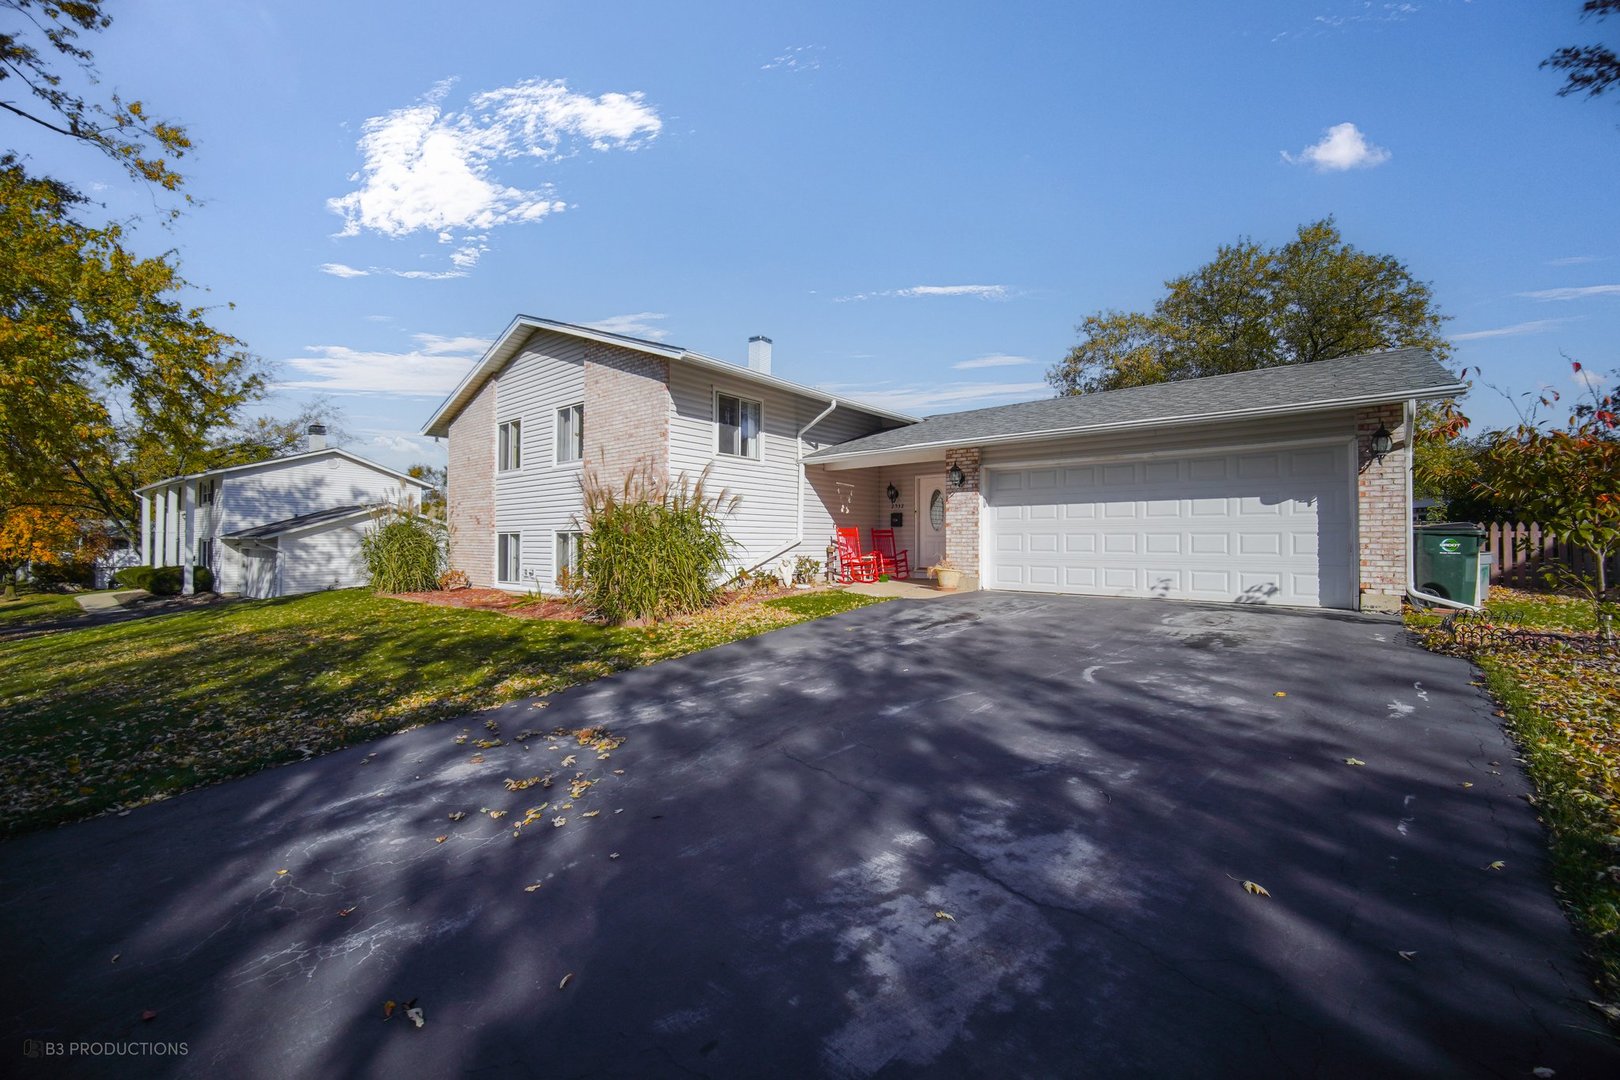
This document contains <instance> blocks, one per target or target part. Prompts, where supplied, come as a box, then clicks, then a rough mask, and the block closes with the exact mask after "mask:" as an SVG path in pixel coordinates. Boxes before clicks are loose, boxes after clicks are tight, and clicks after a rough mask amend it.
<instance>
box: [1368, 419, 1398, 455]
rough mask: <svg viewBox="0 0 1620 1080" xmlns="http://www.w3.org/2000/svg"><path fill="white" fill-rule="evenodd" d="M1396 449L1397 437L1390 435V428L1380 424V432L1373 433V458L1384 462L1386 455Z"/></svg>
mask: <svg viewBox="0 0 1620 1080" xmlns="http://www.w3.org/2000/svg"><path fill="white" fill-rule="evenodd" d="M1394 447H1395V437H1394V436H1393V435H1391V434H1390V433H1389V428H1387V427H1385V426H1384V425H1383V424H1379V425H1378V430H1377V431H1375V432H1373V437H1372V454H1373V457H1375V458H1377V459H1378V460H1379V461H1383V460H1384V455H1385V454H1387V453H1389V452H1390V450H1392V449H1394Z"/></svg>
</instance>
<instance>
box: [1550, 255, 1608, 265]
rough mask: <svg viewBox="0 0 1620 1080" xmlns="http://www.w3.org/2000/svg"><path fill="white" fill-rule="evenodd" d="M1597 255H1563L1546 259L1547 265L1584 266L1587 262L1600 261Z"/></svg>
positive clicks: (1601, 259)
mask: <svg viewBox="0 0 1620 1080" xmlns="http://www.w3.org/2000/svg"><path fill="white" fill-rule="evenodd" d="M1602 261H1603V257H1602V256H1599V255H1565V256H1564V257H1563V258H1562V259H1548V260H1547V262H1546V265H1547V266H1585V265H1586V264H1587V263H1595V262H1602Z"/></svg>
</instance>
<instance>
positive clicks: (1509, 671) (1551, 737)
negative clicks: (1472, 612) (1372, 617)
mask: <svg viewBox="0 0 1620 1080" xmlns="http://www.w3.org/2000/svg"><path fill="white" fill-rule="evenodd" d="M1583 607H1584V612H1583V610H1582V609H1583ZM1486 620H1487V621H1488V622H1489V623H1490V624H1492V625H1495V626H1499V627H1505V628H1509V629H1521V630H1552V631H1555V632H1559V633H1567V632H1568V631H1570V630H1576V631H1585V632H1586V633H1585V634H1583V635H1582V636H1581V637H1580V638H1577V639H1574V640H1559V639H1555V638H1547V637H1543V638H1538V639H1535V640H1524V639H1515V638H1514V637H1513V636H1512V635H1506V636H1493V635H1490V634H1484V635H1473V634H1471V633H1470V632H1469V631H1467V630H1465V631H1463V632H1462V633H1461V634H1459V635H1456V636H1453V635H1450V634H1447V633H1446V632H1445V631H1443V630H1441V629H1440V628H1439V622H1440V620H1439V619H1438V618H1437V617H1435V616H1433V615H1420V616H1415V617H1412V618H1409V620H1408V623H1409V625H1412V626H1413V628H1414V629H1416V630H1418V632H1419V633H1420V635H1421V636H1422V638H1423V640H1424V642H1425V644H1427V645H1428V646H1429V647H1431V648H1435V649H1438V650H1440V651H1444V652H1452V653H1456V654H1458V655H1462V656H1466V657H1467V658H1468V659H1470V660H1472V661H1473V662H1474V663H1475V664H1476V665H1477V666H1478V667H1479V669H1480V671H1481V672H1482V673H1483V674H1484V676H1485V685H1486V688H1487V689H1488V690H1489V691H1490V693H1491V696H1492V697H1493V698H1495V699H1496V701H1497V702H1498V703H1499V704H1500V706H1501V709H1502V714H1503V719H1504V722H1505V723H1506V725H1507V729H1508V731H1509V733H1510V734H1511V735H1512V736H1513V738H1514V740H1515V742H1516V743H1517V744H1518V746H1519V750H1520V753H1521V755H1522V756H1523V758H1524V761H1525V767H1526V770H1527V771H1528V773H1529V774H1530V779H1531V782H1532V783H1533V784H1534V785H1535V805H1536V809H1537V812H1538V813H1539V814H1540V816H1541V819H1542V821H1543V822H1544V823H1545V824H1546V826H1547V830H1548V837H1549V840H1550V842H1551V854H1552V867H1553V879H1554V883H1555V885H1556V887H1557V889H1558V895H1559V898H1560V900H1562V901H1563V903H1564V904H1565V905H1566V907H1567V908H1568V910H1569V912H1570V914H1571V916H1572V918H1573V919H1574V921H1575V922H1576V923H1577V925H1579V926H1580V927H1581V928H1582V929H1583V930H1584V931H1585V932H1586V934H1587V935H1588V937H1589V940H1590V943H1591V947H1590V952H1591V956H1592V960H1593V963H1594V966H1595V969H1596V982H1597V985H1598V988H1599V991H1600V992H1601V993H1602V995H1603V996H1604V997H1605V998H1606V999H1607V1000H1608V1001H1610V1002H1620V655H1617V654H1616V653H1615V652H1614V651H1612V650H1611V651H1608V652H1605V651H1603V650H1602V649H1600V648H1598V646H1597V641H1596V635H1595V634H1592V633H1591V632H1590V631H1591V627H1592V626H1593V624H1594V621H1593V617H1592V611H1591V606H1590V605H1589V604H1587V605H1582V604H1580V603H1579V602H1578V601H1573V600H1569V599H1567V598H1562V597H1554V596H1538V595H1534V594H1529V593H1520V592H1507V593H1504V594H1503V595H1502V596H1501V597H1500V598H1497V599H1492V600H1489V601H1488V602H1487V604H1486Z"/></svg>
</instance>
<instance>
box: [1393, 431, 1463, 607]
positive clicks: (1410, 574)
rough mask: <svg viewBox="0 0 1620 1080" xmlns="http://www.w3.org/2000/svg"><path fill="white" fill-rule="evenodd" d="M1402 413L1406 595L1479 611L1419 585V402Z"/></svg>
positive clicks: (1428, 602)
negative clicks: (1415, 472)
mask: <svg viewBox="0 0 1620 1080" xmlns="http://www.w3.org/2000/svg"><path fill="white" fill-rule="evenodd" d="M1402 414H1403V416H1404V417H1405V420H1406V595H1407V596H1410V597H1411V598H1412V599H1414V600H1421V601H1423V602H1424V603H1426V604H1435V605H1438V606H1439V607H1448V608H1458V609H1460V610H1462V611H1478V610H1479V608H1478V607H1476V606H1475V605H1473V604H1459V603H1458V602H1457V601H1455V600H1447V599H1446V598H1445V597H1443V596H1435V595H1433V594H1431V593H1426V592H1424V591H1423V590H1422V589H1419V588H1418V587H1417V558H1416V553H1415V551H1414V548H1415V547H1416V546H1417V532H1416V530H1414V529H1413V528H1412V466H1413V458H1415V457H1416V456H1417V453H1416V451H1417V402H1416V401H1411V400H1409V401H1407V402H1406V404H1405V405H1404V406H1403V407H1402Z"/></svg>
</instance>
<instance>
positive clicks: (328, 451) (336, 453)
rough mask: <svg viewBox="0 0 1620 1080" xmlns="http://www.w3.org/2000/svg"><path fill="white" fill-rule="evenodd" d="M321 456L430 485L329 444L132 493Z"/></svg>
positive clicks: (171, 480)
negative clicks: (346, 461)
mask: <svg viewBox="0 0 1620 1080" xmlns="http://www.w3.org/2000/svg"><path fill="white" fill-rule="evenodd" d="M323 457H340V458H345V459H347V460H349V461H352V462H354V463H355V464H356V465H363V466H365V467H366V468H368V469H371V470H373V471H374V472H379V473H382V474H383V475H384V476H391V477H393V478H394V479H395V480H398V481H400V482H401V483H405V484H415V485H416V486H417V487H419V488H421V489H422V490H424V491H426V490H428V489H430V488H432V487H433V485H432V484H430V483H428V482H427V481H426V480H418V479H417V478H416V477H414V476H407V475H405V474H404V473H402V472H398V471H396V470H394V469H390V468H389V467H388V466H386V465H379V464H378V463H377V462H375V461H372V460H371V459H370V458H367V457H361V456H360V455H359V454H355V453H351V452H350V451H348V450H345V449H343V448H342V447H339V446H328V447H326V448H325V449H324V450H306V451H304V452H303V453H301V454H287V455H286V456H284V457H273V458H265V459H264V460H263V461H250V462H248V463H247V464H245V465H229V466H227V467H225V468H223V469H208V470H206V471H204V472H194V473H186V474H185V475H183V476H166V477H164V478H163V479H162V480H154V481H152V482H151V483H150V484H145V485H143V486H141V487H138V488H136V489H135V493H136V494H137V495H138V494H140V493H141V492H143V491H151V490H152V489H153V488H160V487H168V486H169V485H170V484H178V483H180V482H181V481H182V480H201V479H203V478H204V477H209V476H229V475H231V474H233V473H241V472H246V471H248V470H249V469H274V468H278V467H282V466H287V465H298V464H302V463H304V462H306V461H315V460H317V459H319V458H323Z"/></svg>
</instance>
